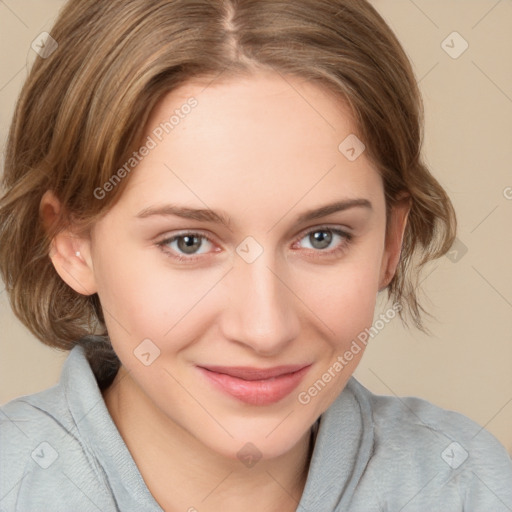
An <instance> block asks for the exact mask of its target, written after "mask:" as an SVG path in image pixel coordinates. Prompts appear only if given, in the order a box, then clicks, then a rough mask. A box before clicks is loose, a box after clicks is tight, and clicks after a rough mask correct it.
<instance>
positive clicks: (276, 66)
mask: <svg viewBox="0 0 512 512" xmlns="http://www.w3.org/2000/svg"><path fill="white" fill-rule="evenodd" d="M51 35H52V37H53V38H54V39H55V40H56V41H57V43H58V48H57V49H56V50H55V51H54V53H53V54H51V55H50V56H48V57H47V58H42V57H38V58H37V59H36V61H35V63H34V65H33V67H32V69H31V72H30V75H29V77H28V79H27V80H26V83H25V84H24V87H23V90H22V91H21V94H20V97H19V100H18V103H17V106H16V110H15V115H14V119H13V122H12V126H11V129H10V133H9V138H8V142H7V150H6V160H5V173H4V177H3V183H2V185H3V188H4V191H5V193H4V195H3V197H2V198H1V199H0V271H1V274H2V277H3V279H4V282H5V285H6V289H7V291H8V293H9V297H10V301H11V305H12V308H13V310H14V313H15V314H16V315H17V316H18V318H20V319H21V321H22V322H23V323H24V324H25V325H26V326H27V327H28V328H29V329H30V330H31V332H32V333H33V334H34V335H35V336H37V337H38V338H39V339H40V340H41V341H42V342H44V343H46V344H48V345H50V346H54V347H58V348H61V349H67V350H69V349H71V348H72V347H73V346H74V345H76V344H77V343H81V344H83V345H84V346H85V347H86V350H87V354H88V357H89V360H90V361H91V364H92V365H93V369H94V371H95V372H96V374H97V375H101V377H100V379H99V380H100V381H101V382H103V381H105V383H106V385H108V384H109V380H111V378H113V376H114V375H115V372H116V371H117V368H118V365H119V361H118V360H117V357H116V356H115V354H114V353H113V351H112V348H111V346H110V343H109V341H108V335H107V332H106V327H105V323H104V318H103V316H102V311H101V305H100V302H99V299H98V296H97V295H96V294H95V295H92V296H83V295H80V294H78V293H76V292H75V291H74V290H72V289H71V288H70V287H69V286H67V285H66V284H65V283H64V282H63V281H62V279H60V277H59V276H58V274H57V273H56V271H55V269H54V267H53V264H52V262H51V260H50V258H49V257H48V251H49V247H50V242H51V239H52V237H53V235H54V234H55V233H56V232H58V230H59V229H61V228H62V227H64V226H66V225H67V223H70V222H73V223H74V225H76V226H80V228H81V229H84V230H87V229H88V227H90V226H91V225H92V224H93V223H94V221H95V220H97V219H99V218H100V217H101V215H102V214H104V213H106V212H107V211H108V209H109V208H111V207H112V206H113V205H114V204H115V201H116V199H118V198H119V197H120V194H121V193H122V191H123V189H124V186H125V185H126V183H127V181H128V179H129V177H128V178H126V179H124V180H122V181H121V182H120V183H119V184H118V185H117V186H116V187H115V188H114V189H113V190H112V191H111V192H110V193H109V194H107V195H106V196H105V197H104V198H103V199H101V200H100V199H98V198H97V197H96V195H95V193H94V191H95V190H97V189H98V187H102V185H103V184H104V183H106V182H107V181H109V179H111V177H112V176H113V175H114V173H115V172H116V170H117V169H119V167H120V166H122V165H123V163H124V162H126V161H127V158H129V155H131V152H132V151H133V149H134V148H135V147H136V146H137V143H138V142H140V140H141V138H142V136H143V135H144V132H143V130H144V128H145V125H146V122H147V119H148V116H149V114H150V112H151V110H152V108H153V107H154V106H155V104H156V102H157V101H158V100H159V99H160V98H162V96H163V95H165V94H166V93H168V92H170V91H171V90H173V89H174V88H176V87H177V86H179V85H182V84H184V83H186V82H188V81H190V80H192V79H199V78H207V77H210V78H211V79H212V80H213V79H214V78H218V77H219V76H220V75H221V74H222V75H223V77H224V78H228V77H235V76H237V75H240V74H243V73H250V72H251V71H254V70H257V69H267V70H274V71H277V72H279V73H281V74H283V75H294V76H297V77H301V78H302V79H305V80H308V81H311V82H314V83H317V84H319V85H321V86H323V87H324V88H326V90H329V91H331V92H332V93H333V94H335V95H336V96H337V97H339V98H342V99H344V100H345V101H346V102H347V103H348V104H349V106H350V107H351V109H352V111H353V114H354V117H355V120H356V122H357V124H358V134H360V135H361V138H362V139H363V141H364V143H365V145H366V148H367V149H366V151H367V156H368V157H369V158H370V159H371V160H372V161H373V162H374V163H375V164H376V165H377V167H378V169H379V170H380V172H381V174H382V177H383V182H384V189H385V194H386V204H387V207H388V212H389V209H390V208H391V207H392V205H393V203H394V201H396V199H397V197H398V195H399V194H400V192H402V191H406V192H407V193H408V194H409V195H410V196H411V201H412V207H411V211H410V214H409V218H408V224H407V228H406V232H405V236H404V242H403V248H402V253H401V258H400V262H399V266H398V269H397V272H396V275H395V276H394V278H393V280H392V281H391V283H390V284H389V286H388V298H393V299H394V300H395V301H398V302H403V304H404V308H403V309H402V310H401V311H400V315H401V317H402V320H404V322H405V323H407V321H406V320H407V316H410V317H411V318H412V320H413V322H414V324H415V325H416V326H417V327H419V328H420V329H423V330H425V326H424V324H423V321H422V313H424V312H425V310H424V308H423V307H422V306H421V305H420V303H419V301H418V297H417V294H416V286H417V283H418V277H419V271H420V270H421V268H422V266H423V265H424V264H425V263H426V262H427V261H429V260H432V259H435V258H438V257H440V256H442V255H443V254H445V253H446V252H447V250H448V249H449V247H450V246H451V244H452V242H453V239H454V236H455V226H456V221H455V213H454V211H453V207H452V205H451V202H450V200H449V198H448V197H447V195H446V193H445V192H444V190H443V188H442V187H441V186H440V185H439V183H438V182H437V181H436V179H435V178H434V177H433V176H432V175H431V174H430V172H429V170H428V169H427V167H426V166H425V165H424V163H423V162H422V160H421V157H420V149H421V144H422V129H423V110H422V108H423V107H422V102H421V97H420V93H419V90H418V87H417V84H416V81H415V78H414V74H413V71H412V68H411V65H410V62H409V60H408V58H407V56H406V54H405V53H404V51H403V49H402V47H401V45H400V43H399V42H398V40H397V38H396V37H395V35H394V34H393V33H392V31H391V29H390V28H389V27H388V26H387V25H386V23H385V22H384V20H383V19H382V18H381V16H380V15H379V14H378V13H377V12H376V10H375V9H374V8H373V7H372V6H371V5H370V4H369V3H368V2H366V1H364V0H293V1H284V0H172V1H171V0H153V1H151V2H148V1H147V0H70V1H69V2H68V3H67V4H66V5H65V6H64V8H63V10H62V11H61V13H60V15H59V17H58V19H57V21H56V23H55V25H54V27H53V29H52V31H51ZM340 142H341V141H340ZM46 190H52V191H53V192H54V193H55V195H56V196H57V197H58V199H59V200H60V202H61V204H62V205H63V210H64V212H63V215H62V218H61V219H59V222H57V223H56V224H55V225H54V226H53V228H52V229H51V230H50V231H49V232H45V230H44V228H43V225H42V222H41V220H40V217H39V204H40V200H41V197H42V195H43V194H44V192H45V191H46ZM416 256H418V257H419V261H416ZM87 335H98V337H95V336H89V337H86V336H87ZM94 340H96V342H94ZM98 341H99V343H98Z"/></svg>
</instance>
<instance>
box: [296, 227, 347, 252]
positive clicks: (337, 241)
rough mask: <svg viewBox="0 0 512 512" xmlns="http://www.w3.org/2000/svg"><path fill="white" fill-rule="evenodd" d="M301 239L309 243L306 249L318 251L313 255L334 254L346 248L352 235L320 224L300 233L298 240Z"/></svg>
mask: <svg viewBox="0 0 512 512" xmlns="http://www.w3.org/2000/svg"><path fill="white" fill-rule="evenodd" d="M302 240H306V242H307V243H308V244H309V247H306V248H307V249H311V250H312V251H314V252H315V253H320V254H315V256H317V255H318V256H322V255H335V254H338V253H340V252H343V251H345V250H346V249H347V247H348V244H349V243H350V241H351V240H352V235H351V234H350V233H347V232H345V231H343V230H341V229H336V228H331V227H327V226H322V227H319V228H315V229H312V230H309V231H308V232H306V233H305V234H302V235H301V238H299V240H298V242H301V241H302ZM329 247H330V249H329ZM322 253H325V254H322Z"/></svg>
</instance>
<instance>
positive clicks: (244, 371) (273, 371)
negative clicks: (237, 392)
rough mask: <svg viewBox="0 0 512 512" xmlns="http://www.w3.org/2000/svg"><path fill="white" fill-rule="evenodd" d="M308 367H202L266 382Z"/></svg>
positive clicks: (232, 375)
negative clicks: (265, 380)
mask: <svg viewBox="0 0 512 512" xmlns="http://www.w3.org/2000/svg"><path fill="white" fill-rule="evenodd" d="M306 366H309V364H295V365H286V366H274V367H273V368H252V367H249V366H201V368H204V369H205V370H209V371H211V372H216V373H223V374H225V375H230V376H231V377H236V378H238V379H243V380H264V379H271V378H272V377H279V376H281V375H286V374H288V373H294V372H297V371H299V370H302V369H303V368H306Z"/></svg>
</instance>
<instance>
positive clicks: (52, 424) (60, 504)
mask: <svg viewBox="0 0 512 512" xmlns="http://www.w3.org/2000/svg"><path fill="white" fill-rule="evenodd" d="M0 475H1V478H0V499H1V500H2V501H1V502H0V508H1V509H2V510H45V509H47V507H48V504H49V503H52V508H53V510H65V507H73V506H75V505H76V507H78V508H75V510H79V509H80V510H89V508H87V505H85V503H87V502H88V500H87V499H86V498H85V496H84V494H85V495H86V496H87V495H90V496H94V498H95V500H96V502H98V500H99V501H100V502H102V503H103V505H107V504H108V499H107V496H106V495H105V494H104V491H103V490H102V487H104V486H102V477H101V475H100V471H99V468H98V467H97V465H96V462H95V460H94V457H93V455H92V454H91V453H90V452H89V450H88V449H87V446H86V443H84V442H82V440H81V438H80V433H79V430H78V428H77V425H76V423H75V420H74V418H73V416H72V414H71V412H70V410H69V406H68V403H67V399H66V396H65V391H64V389H63V387H62V385H61V384H60V383H59V384H57V385H56V386H53V387H51V388H49V389H47V390H44V391H41V392H39V393H34V394H32V395H25V396H22V397H19V398H16V399H14V400H11V401H10V402H8V403H6V404H5V405H3V406H1V407H0ZM77 486H78V487H77ZM90 505H91V506H90V509H91V510H94V509H95V507H93V503H92V502H91V503H90ZM80 507H81V508H80ZM68 510H69V508H68Z"/></svg>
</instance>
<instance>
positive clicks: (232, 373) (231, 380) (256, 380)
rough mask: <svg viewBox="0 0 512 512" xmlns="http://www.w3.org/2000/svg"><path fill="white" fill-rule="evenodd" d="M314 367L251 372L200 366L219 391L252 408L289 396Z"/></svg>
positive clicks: (293, 366)
mask: <svg viewBox="0 0 512 512" xmlns="http://www.w3.org/2000/svg"><path fill="white" fill-rule="evenodd" d="M310 367H311V364H308V365H303V364H302V365H289V366H276V367H274V368H262V369H260V368H250V367H240V366H208V367H203V366H198V367H197V368H198V370H199V371H200V372H201V373H202V375H203V376H204V377H205V378H206V379H207V381H208V382H209V383H210V384H211V385H212V386H213V387H214V388H216V389H218V390H220V391H222V392H224V393H225V394H228V395H230V396H232V397H234V398H236V399H238V400H240V401H242V402H245V403H247V404H250V405H269V404H272V403H276V402H278V401H280V400H282V399H283V398H284V397H286V396H288V395H289V394H290V393H291V392H292V391H293V390H294V389H295V388H296V387H297V386H298V385H299V383H300V382H301V381H302V379H303V378H304V376H305V375H306V373H307V372H308V370H309V368H310Z"/></svg>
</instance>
